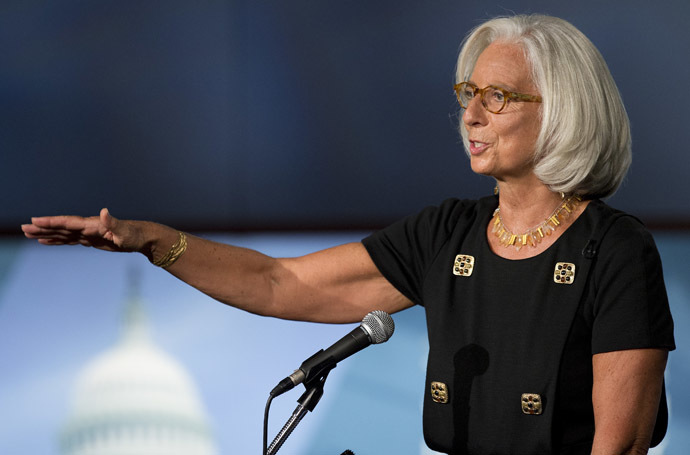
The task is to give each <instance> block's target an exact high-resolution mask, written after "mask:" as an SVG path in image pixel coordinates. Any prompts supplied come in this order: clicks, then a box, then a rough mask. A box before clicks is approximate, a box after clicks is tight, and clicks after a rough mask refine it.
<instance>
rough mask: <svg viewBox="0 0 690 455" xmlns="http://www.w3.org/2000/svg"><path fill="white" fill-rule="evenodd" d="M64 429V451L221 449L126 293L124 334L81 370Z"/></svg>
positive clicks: (209, 453) (110, 454)
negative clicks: (217, 446) (216, 445)
mask: <svg viewBox="0 0 690 455" xmlns="http://www.w3.org/2000/svg"><path fill="white" fill-rule="evenodd" d="M71 411H72V412H71V414H70V416H69V417H68V419H67V421H66V422H65V425H64V427H63V430H62V432H61V435H60V452H61V454H62V455H216V453H217V452H216V448H215V444H214V441H213V438H212V435H211V432H210V428H209V423H208V418H207V417H206V414H205V411H204V409H203V406H202V403H201V400H200V398H199V394H198V393H197V390H196V388H195V386H194V383H193V381H192V379H191V378H190V376H189V375H188V373H187V372H186V371H185V369H184V368H183V367H182V366H181V365H180V364H179V363H178V362H177V361H175V359H173V358H172V357H171V356H170V355H168V354H166V353H165V352H163V351H162V350H161V349H160V348H158V347H157V346H156V345H155V344H153V342H152V341H151V339H150V337H149V334H148V331H147V326H146V324H145V321H144V315H143V310H142V305H141V302H140V301H139V299H138V298H136V297H132V298H130V299H129V302H128V306H127V312H126V318H125V324H124V331H123V336H122V338H121V339H120V341H119V342H118V343H117V344H116V345H115V346H114V347H113V348H111V349H109V350H107V351H105V352H104V353H102V354H100V355H99V356H97V357H96V358H95V359H94V360H93V361H91V362H90V363H89V364H88V365H87V366H86V367H85V368H84V369H83V370H82V372H81V373H80V374H79V377H78V380H77V383H76V388H75V393H74V397H73V403H72V410H71Z"/></svg>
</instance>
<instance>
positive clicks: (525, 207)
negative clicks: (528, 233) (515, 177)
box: [498, 182, 562, 232]
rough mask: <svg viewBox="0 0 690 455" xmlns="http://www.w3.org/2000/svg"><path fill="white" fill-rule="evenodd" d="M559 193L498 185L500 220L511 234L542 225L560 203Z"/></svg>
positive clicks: (533, 187)
mask: <svg viewBox="0 0 690 455" xmlns="http://www.w3.org/2000/svg"><path fill="white" fill-rule="evenodd" d="M561 200H562V198H561V195H560V193H556V192H553V191H551V190H550V189H549V188H548V187H547V186H546V185H544V184H542V183H541V182H540V183H539V184H538V185H516V184H512V185H510V184H507V183H499V193H498V201H499V206H500V207H501V219H502V221H503V223H504V224H505V225H506V226H507V227H509V228H510V230H511V231H513V232H523V231H525V230H527V229H531V228H533V227H534V226H536V225H538V224H540V223H542V222H543V221H544V219H545V218H546V217H548V216H549V215H550V214H551V213H552V212H553V211H554V209H555V208H556V207H557V206H558V205H559V204H560V203H561Z"/></svg>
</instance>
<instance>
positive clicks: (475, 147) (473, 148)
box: [470, 139, 489, 155]
mask: <svg viewBox="0 0 690 455" xmlns="http://www.w3.org/2000/svg"><path fill="white" fill-rule="evenodd" d="M488 146H489V144H488V143H486V142H481V141H475V140H472V139H470V153H471V154H472V155H478V154H480V153H482V152H483V151H484V150H486V148H487V147H488Z"/></svg>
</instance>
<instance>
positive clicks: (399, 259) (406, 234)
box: [362, 199, 476, 305]
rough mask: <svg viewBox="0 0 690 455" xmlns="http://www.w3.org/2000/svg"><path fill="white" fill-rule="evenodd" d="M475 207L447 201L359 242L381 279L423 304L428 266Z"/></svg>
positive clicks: (456, 200)
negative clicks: (379, 273)
mask: <svg viewBox="0 0 690 455" xmlns="http://www.w3.org/2000/svg"><path fill="white" fill-rule="evenodd" d="M475 206H476V202H475V201H469V200H459V199H448V200H446V201H444V202H443V203H442V204H441V205H440V206H433V207H427V208H426V209H424V210H422V211H421V212H420V213H418V214H416V215H413V216H409V217H407V218H404V219H402V220H400V221H398V222H396V223H394V224H392V225H390V226H388V227H387V228H384V229H382V230H380V231H377V232H375V233H374V234H372V235H370V236H369V237H367V238H365V239H364V240H362V243H363V244H364V247H365V248H366V249H367V251H368V252H369V255H370V256H371V258H372V260H373V261H374V264H376V267H377V268H378V269H379V271H380V272H381V273H382V274H383V276H384V277H385V278H386V279H387V280H388V281H389V282H390V283H391V284H392V285H393V286H395V288H396V289H398V290H399V291H400V292H401V293H402V294H403V295H404V296H405V297H407V298H408V299H410V300H411V301H412V302H414V303H415V304H417V305H424V302H423V298H422V286H423V282H424V277H425V276H426V272H427V270H428V268H429V266H430V264H431V263H432V262H433V260H434V258H435V257H436V256H437V255H438V253H439V251H440V250H441V248H442V247H443V245H444V244H445V243H446V242H447V240H448V238H449V236H450V235H451V233H452V232H453V231H454V230H456V229H457V227H458V223H459V222H460V221H461V219H467V218H468V217H469V216H471V214H472V213H474V211H475V210H474V209H475Z"/></svg>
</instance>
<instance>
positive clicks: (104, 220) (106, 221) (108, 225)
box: [99, 208, 118, 241]
mask: <svg viewBox="0 0 690 455" xmlns="http://www.w3.org/2000/svg"><path fill="white" fill-rule="evenodd" d="M99 218H100V222H101V225H102V226H103V228H105V234H104V237H105V238H106V239H108V240H110V241H112V240H113V230H114V229H115V227H116V224H117V221H118V220H117V219H116V218H115V217H113V216H112V215H111V214H110V211H109V210H108V209H107V208H102V209H101V213H100V216H99Z"/></svg>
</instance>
